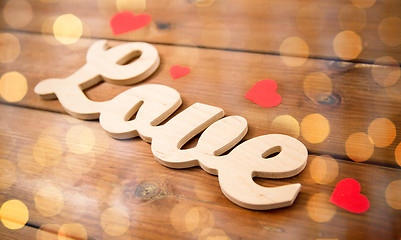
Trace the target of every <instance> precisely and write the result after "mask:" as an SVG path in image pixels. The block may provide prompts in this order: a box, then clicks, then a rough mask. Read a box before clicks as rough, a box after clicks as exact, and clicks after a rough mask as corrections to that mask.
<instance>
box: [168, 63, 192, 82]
mask: <svg viewBox="0 0 401 240" xmlns="http://www.w3.org/2000/svg"><path fill="white" fill-rule="evenodd" d="M189 72H191V69H190V68H189V67H181V66H180V65H174V66H172V67H171V68H170V75H171V77H172V78H173V79H177V78H180V77H183V76H185V75H187V74H188V73H189Z"/></svg>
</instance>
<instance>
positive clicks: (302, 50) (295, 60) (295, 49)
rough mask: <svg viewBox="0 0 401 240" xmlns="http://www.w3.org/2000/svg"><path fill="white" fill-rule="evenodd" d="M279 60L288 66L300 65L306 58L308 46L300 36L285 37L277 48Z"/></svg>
mask: <svg viewBox="0 0 401 240" xmlns="http://www.w3.org/2000/svg"><path fill="white" fill-rule="evenodd" d="M279 52H280V58H281V61H282V62H283V63H284V64H285V65H287V66H290V67H298V66H301V65H302V64H304V63H305V62H306V60H308V57H309V47H308V44H306V42H305V41H304V40H303V39H302V38H300V37H289V38H286V39H285V40H284V41H283V42H282V43H281V45H280V48H279Z"/></svg>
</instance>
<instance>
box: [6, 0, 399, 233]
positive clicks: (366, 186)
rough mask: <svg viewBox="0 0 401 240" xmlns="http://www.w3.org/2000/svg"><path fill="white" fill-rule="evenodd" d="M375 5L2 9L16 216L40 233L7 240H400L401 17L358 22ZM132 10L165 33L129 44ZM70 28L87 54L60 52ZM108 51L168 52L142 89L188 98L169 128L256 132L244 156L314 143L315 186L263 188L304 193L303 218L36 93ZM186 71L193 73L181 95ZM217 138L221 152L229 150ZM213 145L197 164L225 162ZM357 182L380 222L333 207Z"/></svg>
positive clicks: (381, 12)
mask: <svg viewBox="0 0 401 240" xmlns="http://www.w3.org/2000/svg"><path fill="white" fill-rule="evenodd" d="M368 3H369V1H358V0H352V1H349V0H339V1H310V0H284V1H279V0H272V1H263V0H255V1H242V0H233V1H231V0H230V1H228V0H208V1H193V0H190V1H186V0H179V1H165V0H163V1H141V0H138V1H124V0H115V1H114V0H87V1H79V0H58V1H49V0H41V1H36V0H8V1H1V2H0V9H1V17H0V29H1V33H0V42H1V44H0V50H1V52H2V53H1V54H0V62H1V65H0V76H1V79H0V102H1V103H0V111H1V113H2V116H1V117H0V207H2V206H4V203H5V202H6V201H8V200H13V199H17V200H19V201H21V202H22V203H23V204H24V205H26V206H27V208H28V211H29V220H28V222H27V223H26V225H25V226H23V227H22V228H21V229H18V230H11V229H8V228H6V227H5V225H4V224H0V238H1V239H3V238H4V239H36V240H44V239H46V240H49V239H50V240H51V239H119V240H120V239H123V240H124V239H129V240H132V239H208V238H218V239H266V238H272V239H300V238H301V239H378V238H383V239H400V238H401V232H400V230H399V226H400V224H401V218H400V212H399V211H400V208H401V206H400V204H399V202H400V199H399V197H400V191H399V186H400V181H401V180H400V176H401V174H400V165H401V161H400V159H401V155H400V152H401V151H400V150H401V144H400V142H401V135H400V126H401V122H400V121H401V115H400V114H399V109H400V107H401V98H400V94H399V93H400V92H401V81H400V72H401V70H400V61H401V36H400V35H399V33H400V32H401V30H400V26H401V24H399V23H400V21H401V20H400V19H401V4H400V3H399V1H398V0H376V1H371V3H372V4H373V5H372V6H370V7H366V6H365V7H361V6H359V7H358V6H357V5H358V4H368ZM124 10H127V11H130V12H134V13H135V14H140V13H142V12H143V13H148V14H150V15H151V16H152V21H151V23H150V24H149V25H147V26H146V27H145V28H142V29H139V30H136V31H133V32H128V33H124V34H121V35H113V34H112V30H111V28H110V25H109V20H110V19H111V17H112V16H113V15H114V14H115V13H117V12H118V11H124ZM66 14H67V16H69V17H73V20H72V21H71V18H70V19H69V21H67V22H68V25H69V24H72V23H73V21H75V23H76V24H77V25H81V24H82V34H81V33H80V32H79V31H78V36H80V37H79V38H77V39H74V38H72V39H71V38H64V39H60V41H66V42H70V43H72V44H68V45H64V44H62V43H60V41H59V40H57V39H56V38H55V36H54V34H53V33H54V29H53V24H54V23H55V20H56V19H57V17H59V16H62V15H66ZM68 14H72V15H68ZM74 16H75V17H76V18H75V17H74ZM59 24H60V23H59ZM61 25H63V24H61ZM73 30H74V31H76V30H79V27H78V28H73ZM99 39H109V40H110V41H109V43H110V45H111V46H116V45H120V44H123V43H127V42H132V41H145V42H149V43H151V44H152V45H153V46H154V47H155V48H156V49H157V50H158V52H159V55H160V60H161V61H160V67H159V68H158V69H157V70H156V72H155V73H154V74H153V75H152V76H150V77H149V78H148V79H146V80H145V81H143V82H142V83H139V84H136V85H134V86H144V85H145V84H161V85H165V86H167V87H169V88H172V89H175V90H176V91H177V92H178V93H179V94H180V96H181V99H182V101H183V102H182V105H181V107H180V108H179V109H178V111H176V112H175V113H174V114H173V115H172V116H171V117H169V118H168V119H166V120H165V121H164V122H162V123H161V124H165V123H166V122H167V121H168V120H171V119H173V118H174V117H176V116H178V115H179V114H180V113H182V112H183V111H185V110H184V109H187V108H188V107H189V106H192V105H193V104H195V103H202V104H207V105H211V106H216V107H219V108H221V109H223V110H224V112H225V115H226V116H232V117H231V118H230V119H234V118H235V117H233V116H242V117H244V118H245V119H246V120H247V122H248V127H249V129H248V133H247V134H246V135H245V137H244V140H243V141H246V140H249V139H252V138H255V137H258V136H261V135H266V134H271V133H280V134H288V135H291V136H293V137H295V138H297V139H298V140H299V141H301V142H302V143H304V144H305V145H306V147H307V149H308V151H309V156H308V160H307V165H306V168H305V169H304V170H303V171H302V172H301V173H300V174H299V175H296V176H294V177H290V178H285V179H274V180H273V179H264V178H258V175H257V174H256V175H255V177H254V178H253V179H254V181H255V182H256V184H257V185H260V186H263V187H275V186H284V185H289V184H297V183H300V184H301V185H302V187H301V190H300V192H299V194H298V197H297V199H296V200H295V202H294V203H293V205H292V206H291V207H288V208H281V209H278V210H270V211H251V210H247V209H244V208H241V207H238V206H237V205H235V204H233V203H232V202H231V201H230V200H228V199H227V198H226V197H225V196H224V194H223V193H222V192H221V189H220V183H219V179H218V178H217V177H216V176H213V175H211V174H208V173H206V172H205V171H203V170H202V169H201V168H199V167H193V168H189V169H180V170H177V169H171V168H167V167H164V166H162V165H161V164H159V163H158V162H157V160H156V159H155V158H154V156H153V153H152V149H151V145H149V144H148V143H146V142H144V141H141V140H140V139H139V138H134V139H129V140H116V139H113V138H110V137H109V136H108V135H107V133H106V131H104V130H103V129H102V127H101V126H100V124H99V122H98V121H96V120H95V121H81V120H77V119H75V118H72V117H71V116H69V115H67V114H65V112H64V110H63V108H62V106H61V104H60V102H59V101H57V100H49V101H46V100H43V99H41V98H40V97H38V96H37V95H36V94H35V93H34V87H35V86H36V85H37V84H38V83H39V82H40V81H42V80H44V79H49V78H67V77H68V76H71V75H72V74H74V73H75V72H76V71H77V70H78V69H80V68H81V67H82V66H84V65H85V63H86V60H85V56H86V53H87V50H88V48H89V46H90V45H91V44H93V43H94V42H95V41H97V40H99ZM359 39H360V42H359ZM75 40H77V41H76V42H75ZM359 50H361V51H360V52H359ZM131 57H134V58H135V57H137V53H136V52H134V53H133V55H132V56H131ZM378 58H379V59H378ZM134 60H135V59H134ZM99 61H101V59H99ZM130 63H131V62H126V63H122V64H130ZM134 63H135V62H134ZM176 65H180V66H182V67H189V68H190V73H189V74H188V75H186V76H184V77H180V78H177V79H173V77H172V76H171V75H170V68H171V67H172V66H176ZM263 79H272V80H274V81H276V82H277V85H278V89H277V92H278V94H280V95H281V97H282V102H281V104H280V105H278V106H277V107H274V108H263V107H260V106H258V105H256V104H255V103H253V102H251V101H249V100H247V99H246V98H244V96H245V94H246V93H247V91H248V90H249V89H251V87H252V86H254V85H255V84H256V83H257V82H258V81H260V80H263ZM131 87H132V86H118V85H114V84H111V83H108V82H104V83H99V84H98V85H96V86H94V87H92V88H90V89H87V90H85V95H86V96H88V98H89V99H91V100H93V101H100V102H103V101H107V100H110V99H112V98H114V97H115V96H117V95H118V94H120V93H122V92H124V91H126V90H127V89H130V88H131ZM134 117H136V116H135V114H134V115H133V116H132V118H134ZM237 130H238V131H240V130H241V128H238V129H237ZM206 135H207V136H209V138H208V139H209V140H210V136H212V135H213V134H209V133H208V134H206ZM225 137H229V136H228V135H225ZM201 138H202V137H201ZM203 138H204V136H203ZM206 138H207V137H206ZM186 140H188V139H187V138H186V139H185V141H186ZM185 141H182V142H180V143H184V142H185ZM204 142H205V141H204V139H203V140H202V139H200V138H199V135H198V136H195V137H194V138H193V139H191V140H189V142H187V143H185V144H184V145H183V146H182V147H181V149H184V150H188V152H189V151H191V149H194V147H196V146H198V147H199V145H200V146H201V147H206V148H208V149H209V146H205V145H204ZM239 144H241V143H239ZM181 145H182V144H181ZM202 145H203V146H202ZM237 146H241V145H237ZM218 152H219V154H223V156H228V155H229V154H231V153H232V152H233V151H231V152H230V151H228V152H227V149H226V148H224V147H222V148H221V149H220V150H219V151H218ZM269 153H270V152H269ZM269 153H265V154H266V155H268V154H269ZM272 153H274V151H273V152H272ZM266 157H271V156H266ZM366 159H368V160H366ZM365 160H366V161H365ZM355 161H360V162H355ZM202 167H203V168H204V169H205V170H206V171H208V172H209V173H212V174H215V172H213V168H211V167H210V166H202ZM262 177H263V176H262ZM345 178H354V179H356V180H357V181H358V182H359V183H360V185H361V194H363V195H364V196H366V197H367V199H369V201H370V209H369V210H368V211H367V212H365V213H362V214H353V213H351V212H348V211H346V210H344V209H342V208H340V207H338V206H336V205H334V204H332V203H330V201H329V200H330V196H331V194H332V192H333V190H334V188H335V186H336V183H338V182H339V181H340V180H342V179H345ZM16 210H17V209H16ZM4 219H7V216H0V220H4Z"/></svg>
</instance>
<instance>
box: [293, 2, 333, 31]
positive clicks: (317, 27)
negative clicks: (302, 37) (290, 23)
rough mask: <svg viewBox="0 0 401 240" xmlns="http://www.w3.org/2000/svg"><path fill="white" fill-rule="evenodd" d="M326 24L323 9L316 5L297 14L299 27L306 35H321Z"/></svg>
mask: <svg viewBox="0 0 401 240" xmlns="http://www.w3.org/2000/svg"><path fill="white" fill-rule="evenodd" d="M325 24H326V16H325V13H324V11H323V9H321V8H319V7H318V6H316V5H314V4H310V5H306V6H303V7H301V8H300V9H299V10H298V13H297V27H298V29H299V30H301V31H302V32H303V33H304V34H309V35H314V34H318V33H320V32H321V31H322V30H323V29H324V26H325Z"/></svg>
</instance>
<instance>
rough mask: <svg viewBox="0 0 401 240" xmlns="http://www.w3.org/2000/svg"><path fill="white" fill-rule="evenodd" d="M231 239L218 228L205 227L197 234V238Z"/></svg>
mask: <svg viewBox="0 0 401 240" xmlns="http://www.w3.org/2000/svg"><path fill="white" fill-rule="evenodd" d="M229 239H231V238H230V237H229V236H227V234H226V232H224V231H223V230H222V229H220V228H205V229H203V230H202V232H201V233H200V234H199V236H198V240H229Z"/></svg>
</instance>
